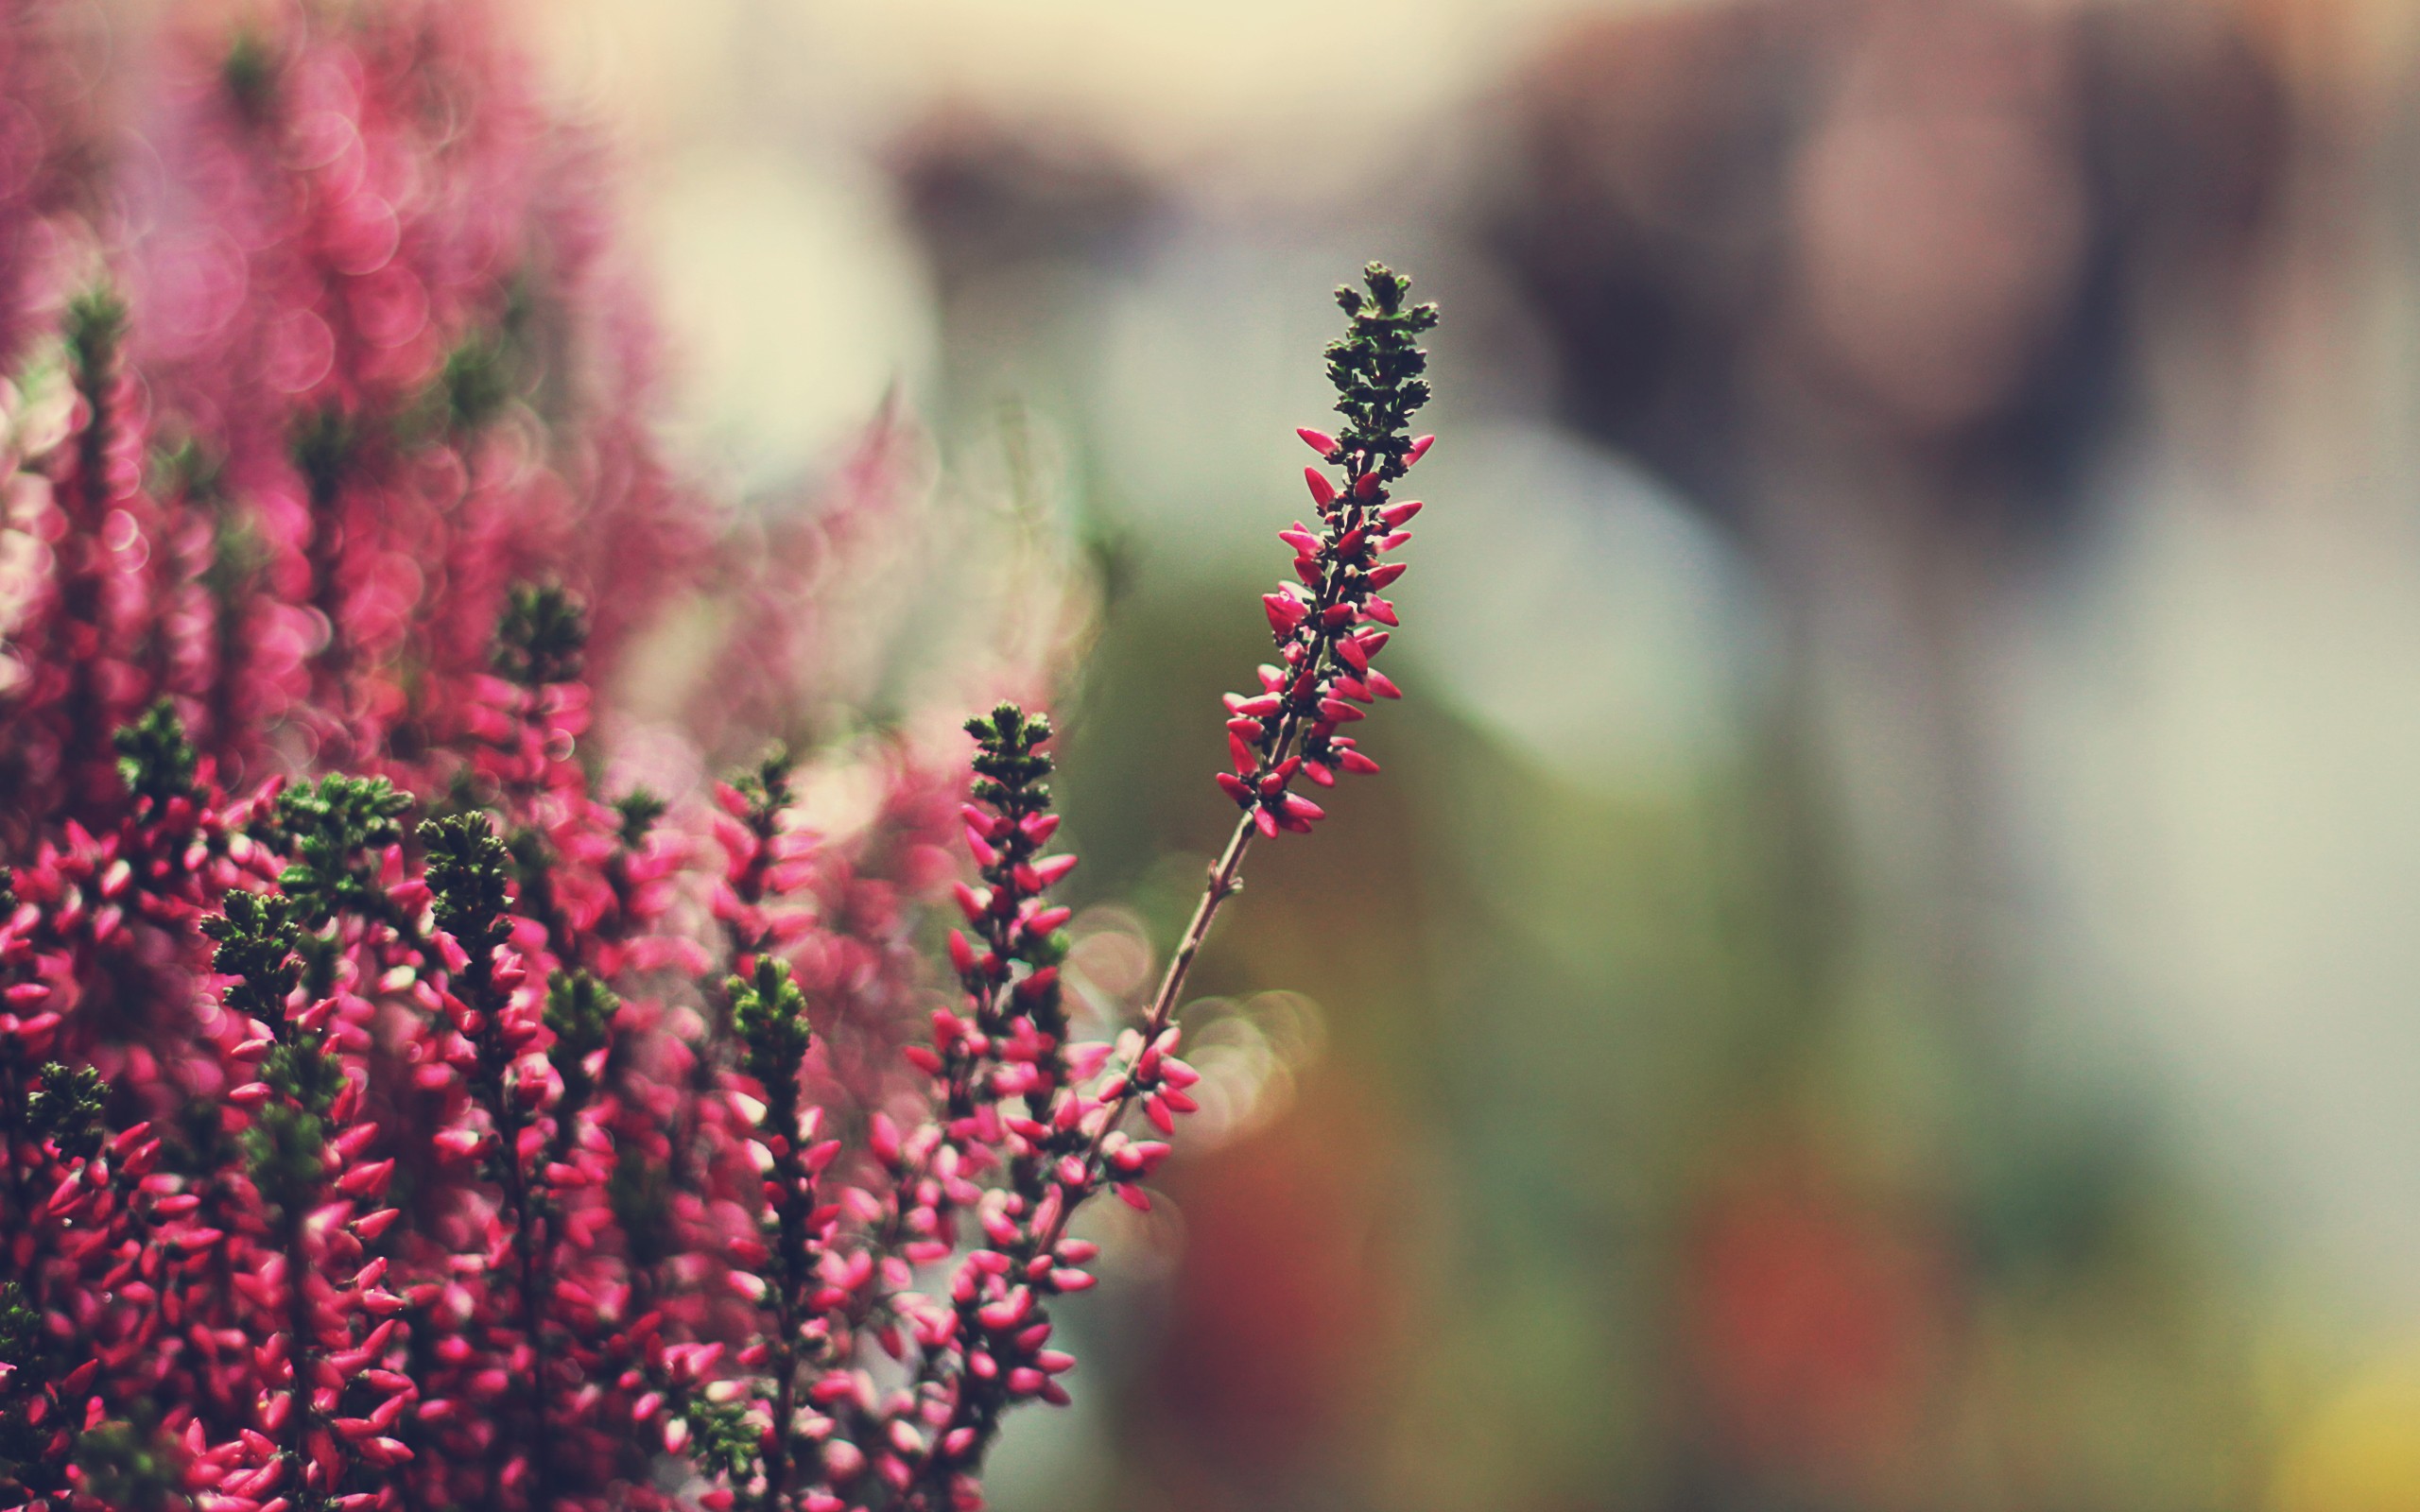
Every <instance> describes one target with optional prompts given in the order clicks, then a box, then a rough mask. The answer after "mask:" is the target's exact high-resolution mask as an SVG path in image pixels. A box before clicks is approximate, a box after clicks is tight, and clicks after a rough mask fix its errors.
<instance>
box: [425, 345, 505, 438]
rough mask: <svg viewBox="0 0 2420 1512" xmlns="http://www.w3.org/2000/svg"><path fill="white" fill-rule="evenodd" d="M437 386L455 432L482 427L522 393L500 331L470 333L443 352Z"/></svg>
mask: <svg viewBox="0 0 2420 1512" xmlns="http://www.w3.org/2000/svg"><path fill="white" fill-rule="evenodd" d="M437 386H438V387H437V392H438V395H439V397H440V401H441V404H442V405H443V409H444V415H445V422H446V423H447V424H448V425H450V426H452V427H453V428H454V429H456V430H458V431H476V430H479V429H481V428H483V427H484V426H486V425H487V424H488V422H489V421H493V420H494V419H495V418H496V416H498V415H500V414H502V413H503V412H504V407H505V406H506V405H507V404H510V403H512V401H513V399H514V398H515V397H516V396H517V395H518V394H519V393H520V392H521V380H520V375H519V373H518V372H517V371H516V369H515V364H514V362H513V353H512V345H511V343H510V340H508V339H507V338H506V336H505V335H504V334H503V333H501V332H492V331H475V332H472V333H471V334H470V335H466V336H464V337H463V338H462V340H461V343H460V344H459V345H458V346H457V347H455V349H454V350H453V351H451V352H447V353H446V354H445V369H444V370H443V371H442V372H441V373H440V374H439V375H438V380H437Z"/></svg>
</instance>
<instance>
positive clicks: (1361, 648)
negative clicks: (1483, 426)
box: [1219, 264, 1437, 836]
mask: <svg viewBox="0 0 2420 1512" xmlns="http://www.w3.org/2000/svg"><path fill="white" fill-rule="evenodd" d="M1363 283H1365V284H1366V285H1367V287H1368V292H1367V293H1366V294H1364V293H1362V292H1360V291H1359V290H1356V289H1354V288H1351V287H1350V286H1348V287H1345V288H1342V289H1340V290H1338V298H1339V301H1340V302H1341V303H1342V304H1343V306H1344V309H1345V313H1346V314H1347V315H1349V316H1351V317H1352V328H1351V329H1350V330H1349V331H1348V332H1347V333H1346V335H1344V336H1343V337H1342V338H1341V339H1340V340H1338V341H1337V342H1336V343H1335V344H1334V345H1332V346H1331V347H1330V348H1329V349H1328V369H1329V373H1330V376H1331V377H1333V378H1334V379H1335V381H1336V385H1337V388H1338V392H1339V394H1340V396H1341V397H1340V401H1339V403H1338V404H1337V408H1338V409H1339V410H1340V411H1341V412H1343V414H1344V415H1345V417H1346V418H1347V419H1348V420H1349V421H1352V423H1351V424H1350V425H1348V426H1347V427H1346V429H1345V432H1344V435H1343V436H1342V438H1338V437H1335V436H1331V435H1329V434H1328V433H1326V432H1325V431H1319V430H1313V429H1310V428H1308V427H1305V428H1304V429H1303V430H1301V431H1299V432H1297V434H1298V435H1300V436H1301V437H1302V438H1303V440H1304V441H1305V443H1306V444H1307V445H1309V447H1310V448H1311V450H1313V451H1315V452H1317V453H1319V454H1320V456H1321V458H1322V461H1324V462H1325V463H1326V464H1327V466H1328V467H1331V468H1337V469H1340V470H1341V471H1342V473H1343V476H1342V478H1341V479H1338V478H1335V477H1332V476H1330V475H1329V473H1328V472H1325V471H1323V470H1322V469H1321V468H1316V467H1313V468H1305V469H1304V477H1305V480H1306V481H1307V482H1308V484H1309V485H1310V490H1311V502H1312V503H1313V504H1315V505H1317V506H1318V507H1319V516H1320V524H1319V528H1318V529H1316V530H1315V529H1313V528H1312V527H1310V526H1309V525H1306V524H1304V523H1303V522H1302V521H1300V520H1297V521H1295V522H1294V524H1293V526H1292V528H1290V529H1287V530H1281V531H1279V532H1278V534H1277V538H1278V539H1279V540H1280V541H1284V542H1286V544H1288V546H1291V547H1292V548H1294V576H1295V579H1296V580H1295V581H1293V582H1289V583H1283V584H1280V585H1279V587H1278V590H1277V592H1276V593H1270V594H1267V595H1265V596H1263V598H1262V599H1261V605H1262V607H1263V608H1264V609H1265V610H1267V611H1268V614H1269V628H1270V632H1271V635H1272V636H1273V637H1274V638H1275V640H1276V643H1277V661H1276V662H1272V663H1270V664H1267V665H1264V666H1263V667H1261V669H1260V692H1259V693H1257V694H1253V695H1251V696H1246V695H1243V694H1239V693H1231V694H1228V695H1227V696H1226V707H1227V748H1228V752H1229V754H1230V755H1231V756H1232V757H1233V759H1234V763H1235V770H1234V771H1232V772H1221V773H1219V787H1220V788H1222V789H1224V790H1225V792H1226V794H1227V796H1228V797H1230V798H1232V799H1235V800H1236V806H1237V807H1239V808H1241V809H1243V810H1244V811H1245V812H1246V814H1247V815H1248V816H1250V822H1251V823H1252V824H1253V827H1254V828H1256V829H1257V830H1258V831H1259V832H1260V833H1262V834H1263V835H1270V836H1273V835H1275V834H1276V833H1277V832H1278V831H1280V830H1292V831H1297V832H1304V831H1308V830H1309V829H1310V827H1311V825H1312V824H1313V823H1315V822H1316V821H1318V820H1319V819H1321V818H1322V817H1324V816H1325V815H1324V813H1323V811H1322V809H1321V808H1320V806H1319V805H1318V804H1317V803H1314V802H1312V801H1311V800H1310V799H1307V798H1305V797H1304V796H1303V795H1301V794H1299V793H1296V792H1294V791H1293V783H1294V780H1295V779H1296V778H1297V777H1298V776H1301V777H1307V778H1309V779H1310V780H1311V781H1312V782H1315V783H1317V784H1318V785H1320V786H1322V787H1333V786H1335V785H1336V776H1337V774H1338V773H1339V772H1353V773H1369V772H1375V771H1376V770H1377V769H1378V764H1377V763H1376V762H1374V761H1372V760H1371V759H1370V758H1369V757H1367V756H1365V755H1363V754H1362V753H1361V752H1360V751H1359V750H1358V749H1357V748H1356V747H1355V740H1354V737H1353V736H1351V735H1348V734H1343V733H1341V732H1340V731H1342V730H1343V729H1344V728H1345V727H1346V726H1348V725H1352V724H1356V723H1358V722H1359V721H1360V720H1361V719H1362V718H1363V717H1365V716H1364V714H1363V713H1362V710H1363V707H1364V706H1366V705H1368V704H1370V703H1372V702H1373V701H1374V700H1376V699H1379V698H1399V697H1401V696H1403V695H1402V692H1401V690H1399V689H1398V688H1396V686H1395V684H1394V682H1393V680H1392V679H1390V678H1389V677H1388V676H1387V675H1386V674H1385V673H1383V672H1381V671H1379V670H1378V669H1377V667H1376V666H1375V665H1374V664H1373V663H1374V661H1375V659H1376V657H1377V655H1378V653H1379V652H1380V651H1382V650H1384V649H1385V648H1386V644H1387V636H1388V627H1392V626H1394V625H1395V624H1397V623H1398V621H1397V617H1396V614H1395V607H1394V605H1393V604H1392V603H1391V602H1389V601H1388V600H1387V599H1385V598H1383V597H1381V596H1379V595H1380V593H1381V592H1382V591H1383V590H1385V589H1386V588H1387V587H1388V586H1389V585H1390V584H1392V583H1393V582H1394V580H1395V579H1396V578H1398V577H1401V576H1403V574H1404V568H1405V564H1404V563H1403V562H1401V561H1391V560H1387V559H1385V558H1386V557H1387V556H1388V554H1389V553H1391V552H1392V551H1395V550H1396V549H1398V548H1399V547H1401V546H1402V545H1403V544H1404V543H1405V542H1407V541H1409V540H1410V539H1411V532H1410V531H1409V530H1408V529H1406V528H1404V527H1405V526H1406V525H1408V524H1410V522H1411V518H1412V516H1414V515H1416V514H1418V513H1419V512H1420V502H1419V501H1418V500H1416V499H1412V500H1406V501H1404V502H1402V503H1396V502H1394V501H1393V499H1392V497H1391V496H1390V494H1389V491H1388V485H1390V484H1392V483H1393V482H1395V481H1396V480H1397V479H1399V478H1401V477H1402V476H1403V475H1404V473H1405V472H1408V471H1409V469H1410V468H1411V466H1412V465H1413V464H1414V463H1416V462H1418V461H1419V460H1420V459H1421V457H1422V456H1423V455H1426V453H1427V451H1428V447H1429V443H1430V442H1431V441H1432V440H1433V439H1434V438H1433V437H1427V436H1423V437H1421V438H1418V439H1416V440H1409V441H1407V440H1406V439H1405V438H1403V435H1402V431H1403V428H1404V423H1405V421H1407V420H1409V417H1410V415H1411V412H1412V411H1413V410H1415V409H1417V408H1418V407H1419V406H1420V404H1422V403H1423V402H1424V401H1425V400H1426V397H1427V391H1428V390H1427V383H1426V380H1425V379H1423V378H1422V377H1421V376H1420V375H1421V373H1422V371H1423V370H1424V369H1425V368H1426V364H1427V356H1426V353H1425V352H1422V351H1421V349H1420V348H1419V347H1418V346H1417V345H1416V344H1415V343H1414V338H1415V337H1416V336H1417V335H1419V334H1420V333H1421V332H1423V331H1426V330H1427V329H1428V328H1429V327H1430V326H1433V325H1434V324H1436V322H1437V309H1436V306H1434V305H1428V304H1421V305H1411V306H1406V305H1405V304H1404V302H1403V301H1404V296H1405V294H1406V293H1407V292H1409V288H1410V283H1411V281H1410V280H1409V279H1406V278H1403V277H1401V276H1400V275H1398V274H1395V273H1392V272H1390V271H1389V270H1387V269H1386V268H1384V267H1381V266H1378V265H1376V264H1372V265H1371V266H1370V267H1369V268H1368V269H1366V270H1365V272H1364V275H1363Z"/></svg>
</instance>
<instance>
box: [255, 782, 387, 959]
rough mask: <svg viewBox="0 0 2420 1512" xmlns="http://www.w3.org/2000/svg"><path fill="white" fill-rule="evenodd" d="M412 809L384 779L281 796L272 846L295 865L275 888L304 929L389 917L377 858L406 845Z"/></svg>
mask: <svg viewBox="0 0 2420 1512" xmlns="http://www.w3.org/2000/svg"><path fill="white" fill-rule="evenodd" d="M411 806H412V800H411V798H410V796H409V795H407V794H404V793H398V792H397V791H395V788H394V785H393V784H392V783H390V782H388V781H387V780H386V779H385V778H383V777H345V776H341V775H337V776H330V777H323V778H321V779H320V782H318V784H317V785H313V784H310V783H302V784H299V785H297V786H294V787H289V788H287V789H286V790H285V791H284V792H282V793H280V794H278V796H277V808H276V814H275V817H274V821H273V831H274V833H273V834H272V835H271V836H270V838H271V839H272V840H274V841H275V842H276V843H277V844H278V846H279V847H280V849H282V850H284V851H285V852H286V853H287V854H288V855H289V856H291V857H292V858H293V860H292V862H291V863H290V864H289V865H288V866H287V867H286V868H285V873H284V874H283V875H282V876H280V877H279V878H278V887H279V888H280V890H282V891H283V892H284V893H285V896H286V897H288V898H290V899H292V900H293V901H294V906H295V910H296V918H297V919H299V920H300V921H301V922H302V924H303V925H304V926H305V927H306V928H310V929H318V928H320V927H321V926H323V925H325V924H326V923H327V922H328V921H329V920H330V919H334V918H335V917H336V916H337V915H338V914H340V913H352V914H359V915H361V916H363V917H365V918H372V919H379V918H385V917H386V916H387V914H388V912H389V905H388V902H387V890H386V888H385V887H383V886H382V885H380V884H379V881H378V852H379V851H384V850H385V849H386V848H387V847H389V846H390V845H393V844H395V843H396V842H397V841H399V840H401V839H402V838H403V837H404V827H403V822H402V821H403V816H405V815H406V814H407V813H409V812H410V811H411Z"/></svg>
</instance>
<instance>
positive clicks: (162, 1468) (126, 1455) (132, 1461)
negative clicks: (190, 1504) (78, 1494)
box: [76, 1422, 184, 1512]
mask: <svg viewBox="0 0 2420 1512" xmlns="http://www.w3.org/2000/svg"><path fill="white" fill-rule="evenodd" d="M76 1465H77V1468H78V1469H81V1470H82V1471H83V1472H84V1484H83V1486H82V1487H81V1490H82V1492H83V1494H84V1495H85V1496H86V1497H89V1498H91V1499H92V1500H93V1501H94V1502H95V1503H98V1504H100V1505H102V1506H105V1507H109V1508H112V1512H151V1509H153V1508H158V1507H168V1506H175V1505H182V1502H183V1499H182V1497H181V1496H180V1495H179V1494H178V1493H179V1492H181V1491H182V1489H183V1485H184V1473H183V1469H184V1468H183V1466H182V1464H180V1463H179V1460H178V1457H177V1455H176V1453H175V1452H174V1450H173V1448H172V1447H171V1446H170V1445H169V1444H167V1443H165V1442H164V1441H163V1440H162V1438H161V1437H160V1435H158V1434H157V1433H145V1432H143V1431H142V1430H140V1429H138V1428H136V1427H135V1426H134V1425H133V1424H132V1423H127V1422H106V1423H103V1424H101V1425H100V1426H99V1427H97V1428H95V1429H92V1430H91V1431H89V1432H87V1433H85V1434H84V1435H81V1436H80V1437H78V1439H77V1441H76Z"/></svg>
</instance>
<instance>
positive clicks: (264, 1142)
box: [244, 1047, 333, 1218]
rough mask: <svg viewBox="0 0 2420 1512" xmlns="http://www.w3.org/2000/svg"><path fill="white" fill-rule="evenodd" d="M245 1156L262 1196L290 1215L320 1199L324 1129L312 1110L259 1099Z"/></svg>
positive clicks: (324, 1161)
mask: <svg viewBox="0 0 2420 1512" xmlns="http://www.w3.org/2000/svg"><path fill="white" fill-rule="evenodd" d="M281 1048H283V1047H281ZM321 1059H322V1061H323V1062H324V1061H325V1057H321ZM329 1064H331V1065H333V1063H332V1062H331V1063H329ZM244 1159H245V1161H246V1162H247V1163H248V1164H249V1165H250V1166H251V1173H252V1184H253V1185H255V1186H257V1187H259V1188H260V1193H261V1199H262V1200H263V1201H265V1202H267V1203H268V1204H269V1205H270V1206H271V1207H273V1208H276V1209H277V1210H278V1211H281V1212H283V1213H285V1214H286V1215H287V1217H289V1218H291V1217H293V1216H295V1215H297V1214H299V1213H301V1212H302V1211H306V1210H307V1209H308V1208H310V1207H311V1206H312V1205H313V1204H315V1203H316V1202H318V1201H319V1199H320V1186H321V1183H322V1181H323V1179H324V1177H326V1175H327V1141H326V1130H325V1129H324V1127H323V1126H322V1125H321V1124H320V1117H319V1115H318V1114H317V1113H314V1112H310V1111H307V1110H305V1109H303V1108H297V1107H295V1106H294V1105H293V1104H291V1103H284V1102H268V1103H263V1104H262V1105H261V1108H260V1112H259V1114H258V1115H257V1116H255V1117H254V1118H253V1120H252V1124H251V1127H250V1128H247V1129H246V1130H244Z"/></svg>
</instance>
